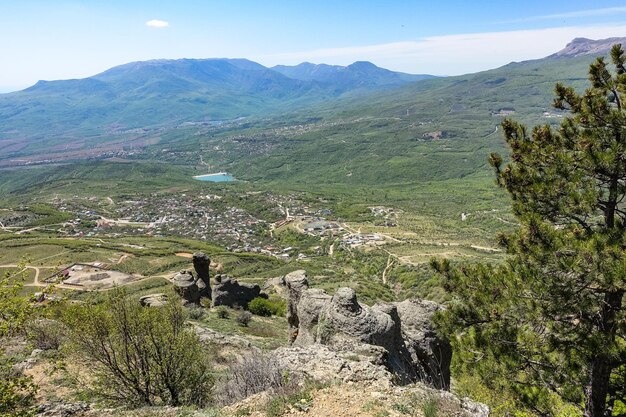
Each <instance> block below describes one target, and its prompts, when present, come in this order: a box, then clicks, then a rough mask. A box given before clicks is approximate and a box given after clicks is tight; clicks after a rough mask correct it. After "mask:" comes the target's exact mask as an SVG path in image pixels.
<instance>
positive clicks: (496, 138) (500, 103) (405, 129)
mask: <svg viewBox="0 0 626 417" xmlns="http://www.w3.org/2000/svg"><path fill="white" fill-rule="evenodd" d="M606 52H607V51H606V49H605V50H603V51H602V52H601V53H600V54H599V55H602V54H604V53H606ZM595 56H596V53H591V54H587V55H580V56H561V57H558V58H555V57H546V58H543V59H538V60H532V61H526V62H519V63H511V64H508V65H505V66H503V67H501V68H498V69H494V70H489V71H484V72H480V73H477V74H469V75H463V76H457V77H448V78H439V79H431V80H424V81H420V82H418V83H410V84H406V85H403V86H401V87H398V88H394V89H389V90H385V91H380V92H375V93H372V94H369V95H367V96H365V97H344V98H342V99H339V100H336V101H333V102H329V103H325V104H324V105H315V106H312V107H310V108H307V109H306V111H298V112H296V114H295V115H293V116H292V117H291V119H287V118H286V117H283V119H282V120H283V123H286V124H287V123H293V124H294V125H295V124H298V123H303V122H304V121H305V120H307V118H310V117H312V116H314V117H316V118H317V120H318V121H317V122H315V123H311V124H309V125H308V126H307V127H306V129H301V130H300V131H298V130H296V131H294V133H292V134H284V136H282V137H278V138H276V137H275V136H270V135H266V136H265V137H264V138H263V141H264V142H263V141H261V142H260V143H259V139H256V140H257V141H256V142H254V143H255V146H256V147H257V148H258V149H264V148H268V147H269V148H271V152H257V153H254V154H253V159H252V158H251V157H250V156H246V155H244V154H243V153H242V151H243V150H244V149H245V150H246V151H248V152H249V150H248V149H249V148H245V147H244V146H243V145H242V144H246V142H245V141H244V140H238V141H237V143H229V139H228V138H229V136H225V137H224V138H223V139H221V140H220V139H219V138H212V139H208V138H207V139H206V140H207V145H209V144H210V146H219V147H220V149H223V150H224V152H223V153H221V154H219V155H212V154H210V153H205V154H204V160H205V161H209V163H211V164H212V165H215V166H220V167H223V168H224V169H226V170H228V171H229V172H233V173H234V174H235V176H238V177H240V178H242V179H246V180H251V181H254V180H259V181H276V182H277V183H278V182H284V181H289V182H290V183H294V184H317V185H319V184H329V185H331V184H332V185H333V186H335V185H337V184H345V185H347V186H351V187H358V186H363V185H367V186H376V185H378V186H384V187H386V188H390V187H393V186H394V185H397V186H401V185H402V184H409V183H424V182H427V181H441V180H454V179H460V178H463V179H464V181H465V180H469V179H470V178H477V177H481V178H485V179H487V180H488V181H489V183H491V178H492V173H491V169H490V167H489V166H488V164H487V158H488V155H489V153H490V152H493V151H500V152H506V149H505V147H504V141H503V139H502V134H501V132H500V131H499V130H498V129H499V124H500V123H501V122H502V120H503V118H504V117H512V118H515V119H516V120H519V121H521V122H524V123H526V124H528V125H530V126H532V125H536V124H551V125H557V124H558V123H559V122H560V120H561V118H562V117H563V113H562V112H560V111H557V110H555V109H553V108H552V101H553V97H554V96H553V90H554V86H555V83H556V82H557V81H562V82H564V83H566V84H567V85H572V86H574V87H575V88H576V89H578V90H579V91H582V90H583V89H584V88H585V87H587V86H588V80H587V72H588V68H589V64H590V63H592V62H593V60H594V57H595ZM255 128H256V129H257V131H258V129H259V128H261V126H258V125H257V126H255ZM247 134H248V135H249V137H250V139H249V140H250V141H252V138H258V137H259V134H258V133H256V132H250V133H247ZM239 135H240V136H245V135H246V133H245V132H242V133H240V134H239ZM250 143H252V142H250Z"/></svg>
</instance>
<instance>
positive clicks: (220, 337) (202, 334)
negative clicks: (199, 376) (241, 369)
mask: <svg viewBox="0 0 626 417" xmlns="http://www.w3.org/2000/svg"><path fill="white" fill-rule="evenodd" d="M193 330H194V332H195V333H196V334H197V335H198V338H199V339H200V341H201V342H203V343H212V344H216V345H220V346H228V347H232V348H237V349H241V350H248V351H252V352H255V353H260V352H261V350H260V349H259V348H257V347H255V346H254V345H252V343H250V341H248V340H247V339H245V338H243V337H240V336H232V335H225V334H222V333H219V332H216V331H215V330H212V329H207V328H206V327H200V326H198V325H194V326H193Z"/></svg>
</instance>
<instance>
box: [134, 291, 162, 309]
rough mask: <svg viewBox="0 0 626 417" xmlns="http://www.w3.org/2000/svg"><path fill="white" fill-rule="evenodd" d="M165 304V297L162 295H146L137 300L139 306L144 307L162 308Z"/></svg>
mask: <svg viewBox="0 0 626 417" xmlns="http://www.w3.org/2000/svg"><path fill="white" fill-rule="evenodd" d="M166 303H167V295H166V294H163V293H158V294H148V295H144V296H143V297H140V298H139V304H141V305H142V306H144V307H163V306H164V305H165V304H166Z"/></svg>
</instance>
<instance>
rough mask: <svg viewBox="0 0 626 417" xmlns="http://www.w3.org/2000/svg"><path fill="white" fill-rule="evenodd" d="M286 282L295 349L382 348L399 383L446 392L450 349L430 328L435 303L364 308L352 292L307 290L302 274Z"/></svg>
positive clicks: (387, 364) (407, 303)
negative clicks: (420, 384) (316, 346)
mask: <svg viewBox="0 0 626 417" xmlns="http://www.w3.org/2000/svg"><path fill="white" fill-rule="evenodd" d="M284 282H285V286H286V287H287V289H288V294H289V298H288V304H287V321H288V323H289V327H290V341H291V342H292V344H293V345H294V346H298V347H306V346H310V345H314V344H322V345H327V346H329V347H332V349H333V350H335V351H344V352H346V351H358V350H363V349H364V345H365V346H366V347H367V348H368V349H372V348H374V347H378V348H382V349H380V350H379V353H380V352H382V356H380V360H381V361H383V362H384V365H385V367H386V369H388V370H389V371H390V372H391V373H393V375H394V376H395V378H396V380H397V381H398V382H400V383H410V382H415V381H423V382H427V383H429V384H430V385H432V386H434V387H436V388H441V389H448V388H449V386H450V369H449V368H450V359H451V356H452V351H451V349H450V345H449V343H448V342H447V341H446V340H443V339H441V338H439V337H438V336H437V335H436V333H435V331H434V329H433V327H432V324H431V318H432V315H433V314H434V313H435V312H436V311H438V310H439V309H441V308H442V307H441V306H439V305H438V304H436V303H432V302H429V301H423V300H407V301H403V302H402V303H381V304H376V305H374V306H373V307H368V306H366V305H363V304H360V303H359V302H358V301H357V298H356V293H355V292H354V290H352V289H350V288H340V289H338V290H337V292H336V293H335V295H334V296H332V297H331V296H330V295H328V294H327V293H326V292H325V291H323V290H320V289H310V288H308V282H307V280H306V274H305V273H304V271H296V272H294V273H291V274H288V275H287V276H285V280H284ZM370 356H371V355H370ZM374 356H376V355H374ZM375 362H376V361H375Z"/></svg>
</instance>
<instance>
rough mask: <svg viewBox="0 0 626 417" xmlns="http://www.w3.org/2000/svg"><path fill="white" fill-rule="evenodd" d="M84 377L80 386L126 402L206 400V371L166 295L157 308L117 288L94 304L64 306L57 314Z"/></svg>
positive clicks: (176, 304) (182, 316)
mask: <svg viewBox="0 0 626 417" xmlns="http://www.w3.org/2000/svg"><path fill="white" fill-rule="evenodd" d="M62 319H63V322H64V323H65V324H66V325H67V327H68V329H69V333H70V341H71V342H72V344H73V351H75V352H76V353H77V354H78V355H79V356H80V357H81V358H82V359H83V360H85V361H86V362H89V363H90V366H89V367H88V368H86V369H87V370H88V371H89V372H90V373H91V375H90V377H89V378H87V379H86V381H85V387H86V388H87V390H89V391H90V392H91V393H92V394H93V395H95V396H98V397H100V398H102V399H104V400H109V401H112V402H115V403H120V404H124V405H129V406H141V405H149V406H152V405H172V406H181V405H190V406H199V407H202V406H204V405H207V404H208V402H209V401H210V400H211V390H212V387H213V377H212V369H211V367H210V365H209V364H208V361H207V358H206V355H207V352H206V351H205V349H204V348H203V346H202V344H201V343H200V341H199V340H198V336H197V335H196V334H195V333H194V332H193V330H191V329H190V328H188V327H187V326H186V325H185V321H186V319H187V311H186V310H185V309H184V308H183V307H182V305H181V302H180V299H177V297H169V299H168V303H167V304H166V305H165V306H163V307H161V308H150V307H148V308H146V307H142V306H141V305H140V304H139V303H138V302H137V301H136V300H134V299H132V298H129V297H127V296H126V293H125V292H124V291H123V290H122V289H116V290H113V291H111V292H110V293H109V294H107V298H106V300H105V301H104V302H102V303H100V304H97V305H90V304H80V305H78V304H77V305H71V306H68V307H67V308H66V309H65V311H64V314H63V316H62Z"/></svg>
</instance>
